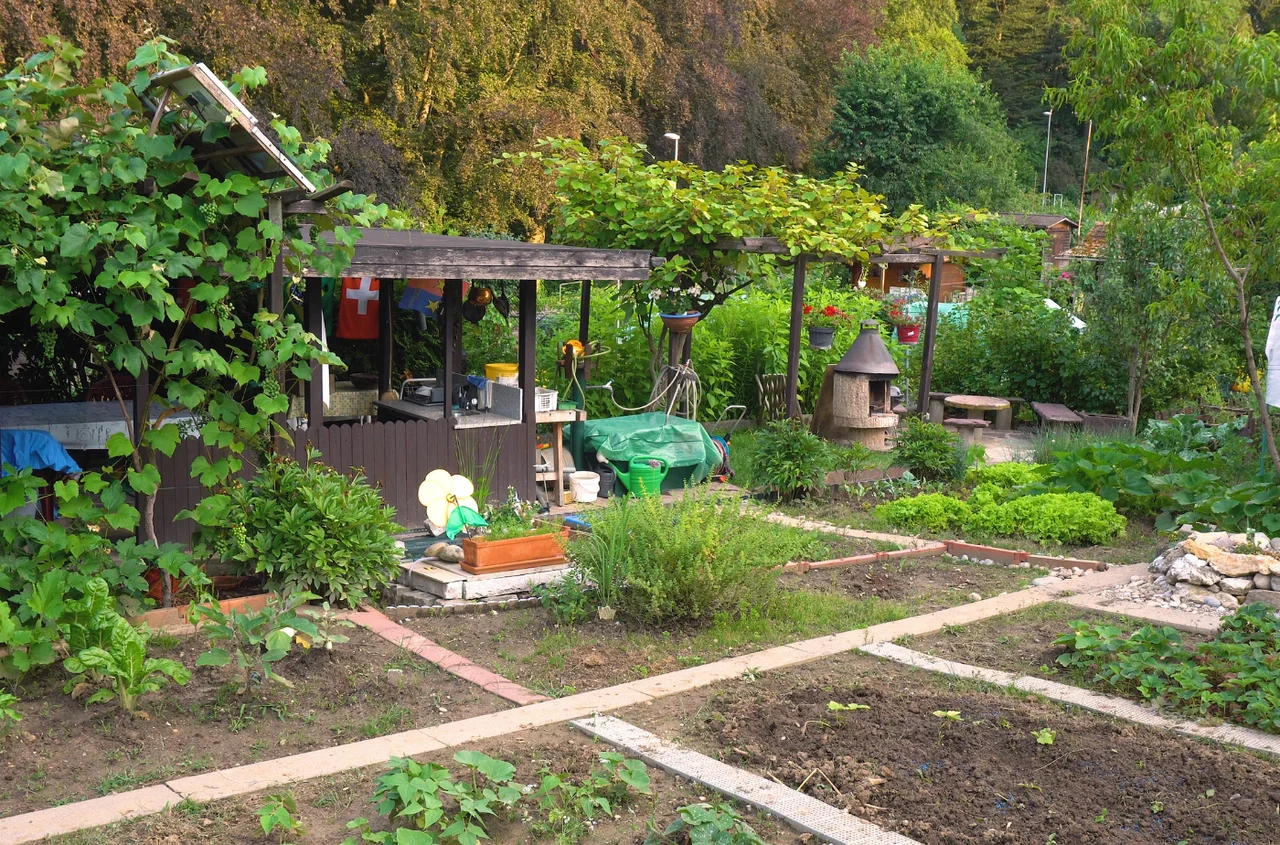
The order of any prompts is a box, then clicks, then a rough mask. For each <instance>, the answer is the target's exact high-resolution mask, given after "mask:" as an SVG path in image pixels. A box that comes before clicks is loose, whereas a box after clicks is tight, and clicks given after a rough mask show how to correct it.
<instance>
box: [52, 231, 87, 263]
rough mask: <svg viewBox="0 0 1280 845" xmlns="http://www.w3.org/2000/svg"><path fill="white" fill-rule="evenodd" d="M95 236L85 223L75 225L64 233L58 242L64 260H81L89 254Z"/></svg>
mask: <svg viewBox="0 0 1280 845" xmlns="http://www.w3.org/2000/svg"><path fill="white" fill-rule="evenodd" d="M92 241H93V234H92V233H91V232H90V231H89V227H88V226H86V225H85V224H84V223H73V224H72V225H71V226H69V227H68V228H67V231H66V232H64V233H63V235H62V238H61V239H60V240H59V242H58V250H59V253H60V254H61V255H62V257H63V258H79V257H80V256H82V255H87V254H88V253H89V245H90V243H91V242H92Z"/></svg>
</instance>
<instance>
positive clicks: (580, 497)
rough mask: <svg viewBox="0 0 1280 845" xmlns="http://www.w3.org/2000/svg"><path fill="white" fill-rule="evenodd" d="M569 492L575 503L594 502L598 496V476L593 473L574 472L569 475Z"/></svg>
mask: <svg viewBox="0 0 1280 845" xmlns="http://www.w3.org/2000/svg"><path fill="white" fill-rule="evenodd" d="M569 492H570V493H571V494H572V495H573V500H574V501H575V502H582V503H584V504H585V503H588V502H594V501H595V500H596V497H597V496H599V495H600V475H599V473H595V472H575V473H571V474H570V475H569Z"/></svg>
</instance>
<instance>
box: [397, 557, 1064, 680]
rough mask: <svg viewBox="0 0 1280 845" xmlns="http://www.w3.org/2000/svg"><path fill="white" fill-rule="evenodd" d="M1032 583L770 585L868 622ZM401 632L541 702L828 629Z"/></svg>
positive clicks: (541, 624) (526, 614)
mask: <svg viewBox="0 0 1280 845" xmlns="http://www.w3.org/2000/svg"><path fill="white" fill-rule="evenodd" d="M1042 574H1044V573H1043V572H1042V571H1040V570H1035V569H1007V568H1004V567H999V566H980V565H978V564H971V563H960V562H959V561H950V560H948V561H944V560H943V559H942V558H921V559H909V560H905V561H893V562H889V563H883V564H863V565H857V566H851V567H836V568H831V569H821V570H813V571H811V572H809V573H807V574H804V575H800V574H790V573H789V574H787V575H784V576H783V577H782V578H781V581H780V583H781V585H782V586H783V587H784V588H787V589H793V590H799V589H804V590H808V591H810V592H821V593H830V592H834V593H838V594H840V595H842V596H844V597H846V598H849V599H854V600H858V601H862V602H868V601H870V602H876V601H882V602H885V603H884V604H883V605H881V606H882V607H883V608H885V609H892V608H900V609H901V610H900V612H898V613H897V614H894V615H892V616H885V617H883V618H876V619H875V621H877V622H878V621H884V619H886V618H901V617H903V616H906V615H910V614H914V613H920V612H925V611H931V610H937V609H939V608H943V607H950V606H953V605H957V604H962V603H964V602H966V601H968V600H969V598H968V596H969V594H970V593H972V592H975V591H976V592H978V593H980V594H981V595H982V596H983V597H984V598H986V597H990V596H993V595H996V594H997V593H1000V592H1003V591H1012V590H1017V589H1021V588H1022V587H1024V586H1026V584H1027V583H1029V582H1030V580H1031V579H1032V578H1035V577H1036V576H1037V575H1042ZM404 624H405V625H406V626H407V627H409V628H412V629H413V630H414V631H417V632H418V633H420V634H422V635H423V636H425V637H428V638H429V639H431V640H434V641H435V642H437V643H439V644H440V645H442V646H444V647H445V648H448V649H450V650H452V651H455V652H457V653H458V654H461V655H464V656H465V657H467V658H469V659H470V660H472V661H474V662H475V663H478V664H480V665H482V666H485V667H486V668H489V669H492V670H493V671H495V672H497V673H498V674H500V675H503V676H504V677H507V678H510V679H511V680H513V681H515V682H516V683H519V684H523V685H525V686H527V687H529V688H530V689H534V690H537V691H538V692H541V693H543V694H545V695H551V696H558V695H562V694H570V693H572V692H583V691H585V690H591V689H599V688H601V687H607V686H613V685H614V684H620V683H625V682H627V681H633V680H636V679H637V678H646V677H650V676H652V675H658V674H662V673H664V672H672V671H675V670H677V669H683V668H686V667H688V666H694V665H698V664H700V663H706V662H709V661H712V660H718V659H720V658H722V657H730V656H733V655H736V654H743V653H746V652H750V651H756V650H758V649H760V648H761V647H764V646H767V645H772V644H776V643H782V642H788V641H795V640H800V639H804V638H806V637H815V636H822V635H824V634H829V633H832V632H833V630H834V629H833V628H831V627H825V628H819V629H814V630H809V631H802V632H799V633H796V634H795V635H794V636H777V633H778V631H777V629H776V628H773V627H770V626H766V627H765V629H764V634H763V635H761V636H750V637H743V638H741V641H737V642H732V643H731V642H728V641H722V640H720V639H718V638H717V637H715V636H713V635H710V634H708V633H707V632H706V631H705V630H697V629H685V630H680V629H673V630H666V631H663V630H658V629H654V628H651V627H648V626H645V625H641V624H637V623H632V622H628V621H626V620H614V621H610V622H602V621H599V620H591V621H589V622H586V623H584V624H581V625H576V626H571V627H567V626H561V625H557V624H556V621H555V619H554V618H553V617H552V615H551V614H550V612H548V611H547V610H545V609H543V608H540V607H539V608H525V609H521V610H512V611H506V612H502V613H496V614H475V615H459V616H442V617H435V618H421V619H415V620H409V621H407V622H405V623H404Z"/></svg>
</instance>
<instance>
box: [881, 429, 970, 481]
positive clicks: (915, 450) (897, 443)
mask: <svg viewBox="0 0 1280 845" xmlns="http://www.w3.org/2000/svg"><path fill="white" fill-rule="evenodd" d="M959 448H960V438H959V437H958V436H956V435H955V434H952V433H951V432H949V431H947V430H946V429H945V428H943V427H942V425H941V424H939V423H932V422H925V421H923V420H921V419H919V418H918V417H908V418H907V423H906V425H905V426H903V427H902V428H900V429H898V434H897V437H896V438H895V439H894V444H893V461H894V463H896V464H898V465H899V466H903V467H906V468H907V469H909V470H911V472H912V474H914V475H916V476H917V477H919V478H923V479H925V480H927V481H942V480H948V479H952V478H955V477H956V463H957V462H956V451H957V449H959ZM962 473H963V468H962Z"/></svg>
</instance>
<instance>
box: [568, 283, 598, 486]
mask: <svg viewBox="0 0 1280 845" xmlns="http://www.w3.org/2000/svg"><path fill="white" fill-rule="evenodd" d="M590 342H591V280H590V279H583V280H582V296H581V298H580V299H579V301H578V343H581V344H582V348H583V349H584V350H585V349H586V348H587V344H588V343H590ZM577 376H578V378H577V380H576V382H575V384H574V385H573V389H572V390H571V391H570V392H569V398H570V399H576V400H577V401H578V407H580V408H584V409H585V408H586V407H587V395H586V392H585V391H583V389H582V388H583V387H585V385H584V384H583V381H585V380H586V378H587V370H586V362H579V364H578V367H577ZM586 436H587V431H586V425H585V424H584V423H582V422H580V421H577V420H575V421H574V422H573V423H571V424H570V425H569V452H570V453H571V454H572V455H573V466H574V468H575V469H578V470H581V469H582V460H583V458H582V450H583V444H584V442H585V441H586ZM561 483H563V481H561Z"/></svg>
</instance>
